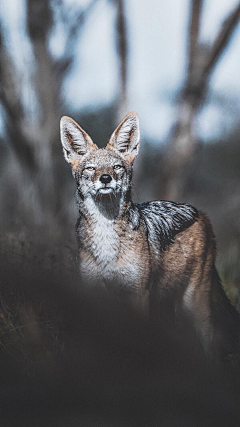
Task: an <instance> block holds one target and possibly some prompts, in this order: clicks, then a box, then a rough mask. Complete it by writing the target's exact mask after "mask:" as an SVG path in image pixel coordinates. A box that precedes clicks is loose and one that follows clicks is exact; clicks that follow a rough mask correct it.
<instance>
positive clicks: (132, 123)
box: [60, 113, 140, 198]
mask: <svg viewBox="0 0 240 427" xmlns="http://www.w3.org/2000/svg"><path fill="white" fill-rule="evenodd" d="M60 129H61V142H62V146H63V153H64V157H65V159H66V161H67V162H68V163H70V164H71V166H72V173H73V176H74V177H75V179H76V181H77V185H78V191H79V192H80V194H81V196H82V197H83V198H86V197H88V196H92V197H96V196H107V195H108V196H111V194H113V195H115V196H117V195H119V194H120V193H121V194H124V193H126V192H127V190H128V189H129V188H130V185H131V178H132V165H133V162H134V159H135V157H136V156H137V154H138V144H139V137H140V132H139V119H138V115H137V114H136V113H130V114H128V115H127V116H126V117H125V118H124V119H123V120H122V121H121V123H120V124H119V125H118V127H117V128H116V129H115V131H114V132H113V134H112V136H111V138H110V140H109V142H108V144H107V146H106V148H101V149H99V148H98V147H97V145H96V144H94V142H93V141H92V139H91V138H90V136H89V135H88V134H87V133H86V132H85V131H84V130H83V129H82V128H81V127H80V126H79V125H78V124H77V123H76V122H75V121H74V120H73V119H71V118H70V117H66V116H64V117H62V119H61V122H60Z"/></svg>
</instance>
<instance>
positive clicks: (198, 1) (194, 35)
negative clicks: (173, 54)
mask: <svg viewBox="0 0 240 427" xmlns="http://www.w3.org/2000/svg"><path fill="white" fill-rule="evenodd" d="M202 5H203V1H202V0H192V3H191V13H190V22H189V45H188V50H189V53H188V74H189V75H191V73H192V71H193V68H194V62H195V61H194V60H195V56H196V53H197V50H198V42H199V28H200V20H201V13H202Z"/></svg>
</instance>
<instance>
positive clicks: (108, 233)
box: [90, 212, 120, 269]
mask: <svg viewBox="0 0 240 427" xmlns="http://www.w3.org/2000/svg"><path fill="white" fill-rule="evenodd" d="M90 240H91V246H90V250H91V252H92V255H93V257H94V258H95V260H96V262H97V264H99V265H101V266H102V268H103V269H109V268H110V267H111V266H112V265H113V264H114V263H116V261H117V258H118V255H119V246H120V244H119V236H118V234H117V232H116V231H115V229H114V221H113V220H110V219H107V218H106V217H104V216H103V215H102V214H101V213H99V212H98V213H97V214H96V215H94V216H93V218H92V235H91V238H90Z"/></svg>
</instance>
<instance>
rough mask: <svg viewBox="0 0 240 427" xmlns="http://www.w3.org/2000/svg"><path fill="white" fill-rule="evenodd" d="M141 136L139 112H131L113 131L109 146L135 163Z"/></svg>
mask: <svg viewBox="0 0 240 427" xmlns="http://www.w3.org/2000/svg"><path fill="white" fill-rule="evenodd" d="M139 138H140V131H139V119H138V115H137V113H129V114H128V115H127V116H126V117H124V119H123V120H122V121H121V123H120V124H119V125H118V127H117V129H116V130H115V131H114V132H113V134H112V136H111V138H110V141H109V143H108V145H107V147H108V148H113V149H114V150H116V151H118V152H119V153H120V154H121V155H122V156H124V157H125V159H126V160H127V161H128V162H129V163H133V161H134V159H135V157H136V156H137V154H138V143H139Z"/></svg>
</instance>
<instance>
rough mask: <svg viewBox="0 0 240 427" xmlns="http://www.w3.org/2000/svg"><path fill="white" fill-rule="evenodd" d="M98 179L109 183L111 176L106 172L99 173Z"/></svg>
mask: <svg viewBox="0 0 240 427" xmlns="http://www.w3.org/2000/svg"><path fill="white" fill-rule="evenodd" d="M99 179H100V181H101V182H102V183H103V184H109V182H111V181H112V177H111V176H110V175H108V174H103V175H101V176H100V178H99Z"/></svg>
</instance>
